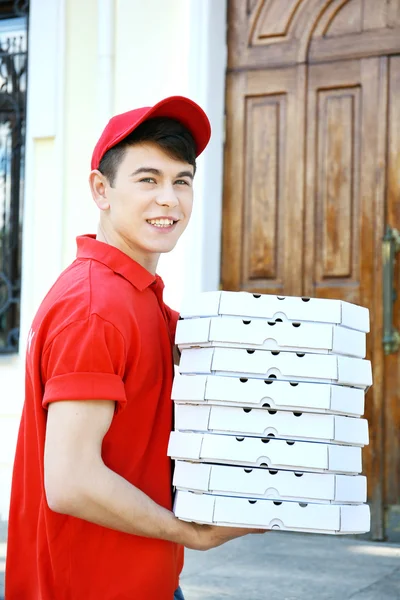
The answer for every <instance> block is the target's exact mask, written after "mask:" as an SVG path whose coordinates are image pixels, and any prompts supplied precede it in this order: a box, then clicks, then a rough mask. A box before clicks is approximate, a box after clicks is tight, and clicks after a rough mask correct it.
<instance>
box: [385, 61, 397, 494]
mask: <svg viewBox="0 0 400 600" xmlns="http://www.w3.org/2000/svg"><path fill="white" fill-rule="evenodd" d="M388 79H389V86H388V113H389V115H388V145H387V180H386V185H387V210H386V212H387V217H386V219H387V223H388V224H389V225H390V226H391V227H395V228H397V229H398V230H399V231H400V102H399V98H400V56H393V57H391V58H390V59H389V66H388ZM399 263H400V257H399V256H398V257H397V264H396V269H395V284H396V291H397V300H396V302H395V304H394V311H393V314H394V326H395V327H396V329H397V330H398V331H400V264H399ZM384 382H385V400H384V405H385V410H384V431H385V436H384V441H385V446H384V465H385V500H386V503H387V504H400V359H399V354H398V353H396V354H391V355H389V356H387V357H385V370H384Z"/></svg>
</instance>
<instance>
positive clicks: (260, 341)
mask: <svg viewBox="0 0 400 600" xmlns="http://www.w3.org/2000/svg"><path fill="white" fill-rule="evenodd" d="M175 344H176V345H177V346H178V347H179V348H180V349H181V350H182V349H183V348H192V347H195V346H200V347H202V348H205V347H213V346H223V347H233V348H235V347H236V348H256V349H263V350H274V351H285V352H310V353H313V354H314V353H315V354H343V355H347V356H356V357H358V358H365V354H366V334H365V333H362V332H361V331H355V330H354V329H348V328H346V327H341V326H340V325H328V324H321V323H301V322H300V321H298V322H293V323H289V322H286V323H283V322H282V323H276V322H275V321H268V320H266V319H253V320H251V319H242V318H237V317H211V318H201V319H185V320H180V321H178V324H177V328H176V335H175Z"/></svg>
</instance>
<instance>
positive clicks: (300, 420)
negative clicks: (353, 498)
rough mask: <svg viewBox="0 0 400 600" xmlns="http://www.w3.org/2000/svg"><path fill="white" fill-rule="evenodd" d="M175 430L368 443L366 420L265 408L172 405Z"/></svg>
mask: <svg viewBox="0 0 400 600" xmlns="http://www.w3.org/2000/svg"><path fill="white" fill-rule="evenodd" d="M175 429H176V430H177V431H200V432H204V433H207V432H208V433H222V434H227V435H235V436H241V435H244V436H258V437H275V438H280V439H289V440H309V441H314V442H326V443H335V444H351V445H354V446H365V445H367V444H368V421H367V420H366V419H354V418H352V417H343V416H336V415H317V414H311V413H302V412H294V413H292V412H287V411H286V412H284V411H275V410H272V409H265V408H237V407H231V406H204V405H203V406H201V405H199V404H176V405H175Z"/></svg>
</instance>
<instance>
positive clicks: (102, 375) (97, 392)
mask: <svg viewBox="0 0 400 600" xmlns="http://www.w3.org/2000/svg"><path fill="white" fill-rule="evenodd" d="M125 364H126V352H125V341H124V338H123V336H122V334H121V333H120V332H119V331H118V329H116V327H115V326H114V325H113V324H112V323H109V322H108V321H105V320H104V319H102V318H101V317H99V316H98V315H91V316H90V317H88V318H87V319H83V320H81V321H76V322H73V323H71V324H69V325H68V326H67V327H65V328H64V329H63V330H62V331H61V332H60V333H58V334H57V335H56V337H55V338H54V339H53V340H52V342H51V343H50V345H49V347H48V348H46V349H45V351H44V353H43V358H42V378H43V382H44V397H43V403H42V405H43V407H44V408H47V406H48V404H49V403H50V402H55V401H57V400H114V401H115V402H116V408H117V409H121V408H123V407H124V405H125V404H126V394H125V386H124V382H123V376H124V372H125Z"/></svg>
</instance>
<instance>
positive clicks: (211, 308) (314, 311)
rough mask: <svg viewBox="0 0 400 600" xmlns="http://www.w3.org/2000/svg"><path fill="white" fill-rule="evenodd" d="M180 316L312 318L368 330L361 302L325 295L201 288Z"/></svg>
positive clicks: (300, 319) (322, 321)
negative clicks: (311, 296) (276, 294)
mask: <svg viewBox="0 0 400 600" xmlns="http://www.w3.org/2000/svg"><path fill="white" fill-rule="evenodd" d="M180 314H181V317H182V318H184V319H187V318H193V317H214V316H218V315H228V316H232V317H233V316H237V317H255V318H263V319H269V320H271V321H273V320H276V319H282V320H284V321H285V320H288V321H313V322H316V323H332V324H336V325H344V326H345V327H349V328H350V329H357V330H358V331H363V332H364V333H368V332H369V310H368V309H367V308H365V307H363V306H357V305H355V304H350V303H349V302H343V301H342V300H330V299H325V298H300V297H296V296H272V295H269V294H251V293H249V292H225V291H223V292H203V293H200V294H196V295H193V296H192V297H190V298H187V299H186V301H184V302H183V304H182V307H181V313H180Z"/></svg>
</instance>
